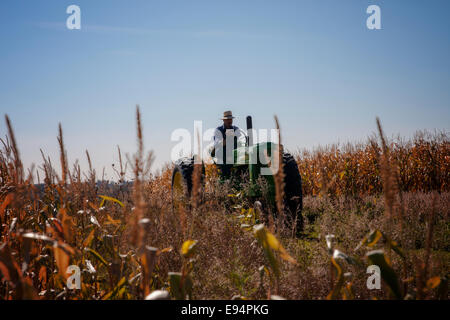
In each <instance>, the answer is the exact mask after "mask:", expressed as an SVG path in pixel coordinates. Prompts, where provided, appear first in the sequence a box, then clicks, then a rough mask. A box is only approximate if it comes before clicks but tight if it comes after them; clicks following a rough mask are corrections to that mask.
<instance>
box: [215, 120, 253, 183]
mask: <svg viewBox="0 0 450 320" xmlns="http://www.w3.org/2000/svg"><path fill="white" fill-rule="evenodd" d="M233 119H234V117H233V114H232V112H231V111H225V112H224V113H223V117H222V119H221V120H223V125H221V126H219V127H217V128H216V130H215V131H214V149H213V150H212V153H211V155H212V156H213V157H214V156H216V157H217V166H218V167H219V172H220V175H221V176H222V178H223V179H229V178H230V176H231V168H232V167H233V164H234V157H233V154H232V150H233V149H235V148H237V147H241V146H245V144H246V141H247V135H246V134H245V132H244V131H243V130H241V129H239V128H238V127H237V126H234V125H233Z"/></svg>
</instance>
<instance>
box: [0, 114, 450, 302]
mask: <svg viewBox="0 0 450 320" xmlns="http://www.w3.org/2000/svg"><path fill="white" fill-rule="evenodd" d="M6 122H7V126H8V130H9V134H8V137H7V138H6V139H5V140H2V143H3V149H2V150H1V151H0V170H1V171H0V222H1V226H0V299H6V300H8V299H143V298H145V297H146V296H148V294H149V293H151V292H153V291H155V290H167V291H168V292H169V293H170V296H171V297H172V298H176V299H185V298H193V299H231V298H233V297H234V298H246V299H267V298H271V297H272V298H273V297H274V295H277V296H281V297H284V298H287V299H325V298H329V299H341V298H342V299H371V298H399V299H404V298H417V299H437V298H439V299H448V290H447V286H448V284H447V283H448V276H449V274H448V270H450V253H449V251H450V247H449V244H450V241H449V236H450V231H449V227H450V224H449V219H448V216H449V203H450V193H449V191H450V190H449V186H450V185H449V184H450V177H449V175H450V161H449V160H450V144H449V138H448V136H447V134H445V133H439V134H435V135H430V134H426V133H419V134H417V135H416V137H415V138H414V139H413V140H412V141H402V140H401V139H397V140H394V141H390V142H388V141H386V139H385V137H384V134H383V132H382V129H381V125H379V133H380V138H381V139H380V140H381V143H378V142H377V139H376V138H371V139H369V142H368V143H367V144H362V145H356V146H352V145H347V146H345V147H344V148H342V149H341V148H338V147H337V146H333V147H330V148H327V149H321V150H317V151H315V152H307V151H303V152H301V153H300V154H299V155H298V164H299V168H300V172H301V174H302V178H303V186H304V193H305V194H306V195H307V196H306V197H305V199H304V212H303V214H304V217H305V232H304V236H303V237H302V238H300V239H296V238H292V237H290V236H289V234H290V233H289V231H287V230H284V227H283V224H280V223H277V221H273V219H269V221H270V223H269V225H268V226H267V227H265V226H263V225H261V224H260V223H261V222H262V221H265V217H267V216H269V217H271V215H270V214H269V213H268V212H264V210H265V209H262V208H261V206H260V205H258V203H256V204H255V203H250V202H249V201H248V199H246V198H245V197H244V196H243V193H242V192H238V191H236V190H234V189H233V188H232V187H231V186H228V185H227V184H225V185H220V187H218V182H217V179H216V175H215V172H214V168H213V167H207V168H206V181H205V182H206V184H205V188H204V190H203V189H201V188H200V187H199V180H200V169H199V168H196V170H195V175H196V177H195V178H194V185H195V187H194V190H195V192H194V201H193V203H192V205H191V206H189V205H183V206H179V207H177V208H174V207H173V206H172V201H171V189H170V179H171V170H170V166H168V167H166V168H165V169H164V170H163V171H162V172H161V174H159V175H157V176H154V175H151V174H150V172H149V168H150V165H151V162H152V154H151V153H149V154H148V155H147V157H145V155H144V146H143V140H142V126H141V121H140V113H139V109H137V128H138V129H137V136H138V151H137V153H136V155H135V156H134V157H133V159H128V162H127V164H129V165H131V167H132V170H133V172H134V184H133V186H132V188H131V190H130V188H126V187H124V186H123V185H122V184H119V185H117V186H116V187H115V188H111V186H110V185H109V184H106V183H100V184H98V183H96V173H95V170H93V169H92V165H91V160H90V156H89V153H88V152H86V155H87V161H88V163H89V167H90V169H89V173H88V175H87V176H86V179H82V176H81V172H80V170H79V166H77V165H74V167H73V170H72V171H70V170H69V165H68V163H67V157H66V152H65V145H64V141H63V131H62V128H61V126H60V127H59V134H58V141H59V145H60V151H61V152H60V161H61V167H62V172H61V173H60V174H57V173H56V172H55V170H54V169H53V167H52V164H51V161H50V159H49V158H48V157H45V156H44V154H43V161H44V163H43V165H42V167H39V168H38V170H37V171H36V172H41V174H44V176H45V188H44V189H43V190H40V189H39V188H38V187H37V186H36V185H35V181H33V177H32V175H31V173H32V172H33V170H34V168H31V169H30V170H29V171H28V176H27V177H26V176H25V173H24V169H23V167H22V162H21V159H20V154H19V149H18V147H17V141H16V140H15V138H14V132H13V130H12V126H11V123H10V121H9V119H8V118H7V117H6ZM378 124H379V123H378ZM118 151H119V159H120V172H118V178H120V179H121V180H123V177H124V171H126V166H125V168H124V166H123V164H122V158H121V155H120V149H118ZM280 183H281V182H280ZM200 193H202V194H200ZM375 249H381V250H382V251H380V250H375ZM370 264H378V265H380V267H381V268H382V274H383V275H389V276H383V285H382V287H381V290H369V289H367V287H366V281H367V277H368V276H369V275H368V274H366V268H367V266H368V265H370ZM69 265H76V266H79V268H80V269H81V289H80V290H69V289H68V288H67V286H66V280H67V278H68V276H69V274H67V273H66V270H67V267H68V266H69Z"/></svg>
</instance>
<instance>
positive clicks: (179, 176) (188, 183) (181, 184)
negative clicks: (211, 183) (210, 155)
mask: <svg viewBox="0 0 450 320" xmlns="http://www.w3.org/2000/svg"><path fill="white" fill-rule="evenodd" d="M204 174H205V167H204V166H203V165H202V175H201V184H202V185H203V179H204ZM193 175H194V158H181V159H179V160H178V161H177V162H175V166H174V168H173V173H172V202H173V204H174V206H178V204H179V203H180V202H185V201H188V200H189V199H190V198H191V196H192V187H193Z"/></svg>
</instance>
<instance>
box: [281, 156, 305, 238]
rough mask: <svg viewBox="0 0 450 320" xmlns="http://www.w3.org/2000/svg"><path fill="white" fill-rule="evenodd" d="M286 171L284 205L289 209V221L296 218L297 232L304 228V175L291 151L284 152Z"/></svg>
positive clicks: (284, 168)
mask: <svg viewBox="0 0 450 320" xmlns="http://www.w3.org/2000/svg"><path fill="white" fill-rule="evenodd" d="M283 172H284V205H285V208H286V209H287V210H288V213H289V215H288V218H289V222H290V223H292V222H294V221H295V220H297V222H296V229H297V233H298V232H301V231H302V230H303V216H302V209H303V194H302V177H301V176H300V172H299V170H298V165H297V162H296V161H295V159H294V157H293V156H292V155H291V154H290V153H284V154H283Z"/></svg>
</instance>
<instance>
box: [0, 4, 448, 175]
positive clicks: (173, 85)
mask: <svg viewBox="0 0 450 320" xmlns="http://www.w3.org/2000/svg"><path fill="white" fill-rule="evenodd" d="M71 4H76V5H79V6H80V8H81V30H68V29H67V28H66V19H67V17H68V14H66V8H67V7H68V6H69V5H71ZM371 4H376V5H379V6H380V8H381V24H382V30H368V29H367V28H366V19H367V17H368V14H366V9H367V7H368V6H369V5H371ZM449 14H450V2H449V1H446V0H442V1H438V0H431V1H426V2H425V1H406V0H404V1H400V0H398V1H379V0H371V1H362V0H361V1H357V0H354V1H332V0H328V1H326V0H314V1H313V0H310V1H300V0H295V1H287V0H280V1H265V0H259V1H256V0H239V1H237V0H235V1H229V0H227V1H224V0H222V1H200V0H192V1H162V0H161V1H153V0H152V1H138V0H135V1H111V0H108V1H100V0H96V1H82V0H71V1H62V0H58V1H49V0H47V1H33V2H31V1H24V0H15V1H12V0H3V1H1V2H0V26H1V28H0V43H1V47H0V48H1V50H0V113H1V114H2V117H3V114H5V113H6V114H8V115H9V116H10V118H11V120H12V123H13V126H14V129H15V132H16V136H17V140H18V144H19V148H20V151H21V155H22V158H23V161H24V164H25V166H27V167H29V166H30V164H31V163H35V164H40V163H41V159H40V152H39V148H42V149H43V150H44V152H45V153H48V154H49V155H50V156H51V157H52V159H53V162H55V163H57V162H58V153H57V140H56V135H57V126H58V122H61V123H62V125H63V130H64V135H65V142H66V147H67V150H68V158H69V161H70V162H71V163H73V162H74V161H75V160H76V159H79V160H80V163H81V165H82V168H86V158H85V156H84V152H85V150H86V149H88V150H89V151H90V153H91V157H92V159H93V162H94V165H95V167H96V169H97V171H98V172H101V170H102V168H103V167H106V172H107V173H108V176H107V177H108V178H112V170H111V169H110V167H111V164H112V163H114V162H116V161H117V154H116V145H120V147H121V148H122V150H123V152H124V153H130V154H131V153H132V152H134V150H135V149H136V134H135V120H134V119H135V105H136V104H139V105H140V106H141V111H142V114H143V125H144V134H145V135H144V143H145V145H146V147H147V149H153V150H154V151H155V153H156V162H155V168H158V167H160V166H161V165H162V164H163V163H164V162H166V161H169V159H170V150H171V148H172V147H173V146H174V145H175V144H176V143H175V142H171V141H170V135H171V133H172V131H173V130H174V129H176V128H187V129H189V130H191V131H193V121H194V120H203V122H204V127H206V128H209V127H215V126H217V125H219V124H220V122H219V121H218V120H217V119H218V118H220V116H221V113H222V112H223V111H224V110H227V109H231V110H233V113H234V114H235V115H236V116H237V117H238V118H237V119H236V122H235V123H236V124H237V125H238V126H241V127H244V126H245V116H246V115H248V114H251V115H253V121H254V126H255V127H258V128H272V127H273V126H274V123H273V115H274V114H277V115H278V117H279V119H280V122H281V126H282V134H283V140H284V143H285V145H286V146H287V148H288V149H291V150H295V149H296V148H303V147H306V148H313V147H314V146H318V145H325V144H329V143H334V142H347V141H362V140H364V139H365V137H367V136H368V135H370V134H371V133H372V132H374V131H375V128H376V127H375V117H376V116H379V117H380V118H381V120H382V123H383V125H384V127H385V130H386V132H387V134H388V135H393V134H401V135H403V136H410V135H411V134H412V133H413V132H414V131H416V130H417V129H431V130H432V129H435V128H437V129H444V130H449V129H450V126H449V123H450V90H449V89H450V73H449V71H450V59H449V57H450V40H449V39H450V19H448V16H449ZM5 134H6V128H5V124H4V121H3V120H1V123H0V135H1V136H2V137H4V136H5Z"/></svg>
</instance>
